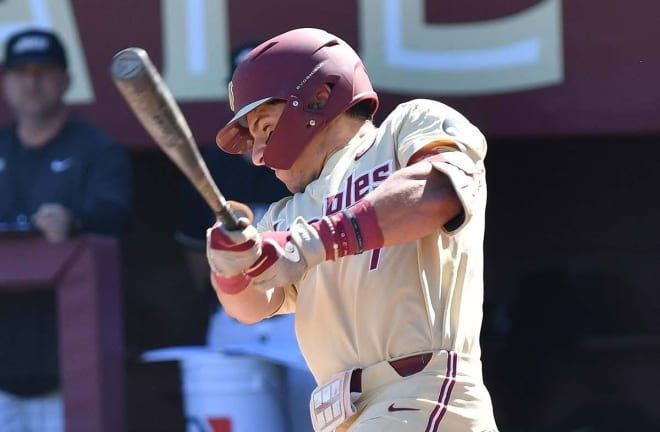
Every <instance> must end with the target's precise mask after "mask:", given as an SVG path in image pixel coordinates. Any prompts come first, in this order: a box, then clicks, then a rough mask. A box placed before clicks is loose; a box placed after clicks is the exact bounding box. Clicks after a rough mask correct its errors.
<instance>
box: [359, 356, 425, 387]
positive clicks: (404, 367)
mask: <svg viewBox="0 0 660 432" xmlns="http://www.w3.org/2000/svg"><path fill="white" fill-rule="evenodd" d="M432 357H433V353H422V354H415V355H411V356H410V357H404V358H400V359H397V360H391V361H389V362H388V363H389V364H390V366H392V369H394V370H395V371H396V373H398V374H399V376H401V377H407V376H410V375H414V374H416V373H417V372H419V371H421V370H422V369H424V368H425V367H426V365H427V364H429V361H431V358H432ZM351 392H353V393H362V369H355V370H354V371H353V373H352V374H351Z"/></svg>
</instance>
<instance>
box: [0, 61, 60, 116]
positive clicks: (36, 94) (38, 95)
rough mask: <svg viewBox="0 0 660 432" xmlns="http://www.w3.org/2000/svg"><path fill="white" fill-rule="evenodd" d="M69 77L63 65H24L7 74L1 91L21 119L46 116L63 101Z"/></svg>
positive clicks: (12, 69) (6, 72)
mask: <svg viewBox="0 0 660 432" xmlns="http://www.w3.org/2000/svg"><path fill="white" fill-rule="evenodd" d="M68 86H69V76H68V74H67V73H66V71H64V70H63V69H62V68H60V67H58V66H51V65H45V64H31V63H28V64H24V65H21V66H17V67H15V68H11V69H9V70H7V71H5V73H4V77H3V81H2V90H3V92H4V95H5V99H6V101H7V104H9V107H10V108H11V110H12V111H13V112H14V114H15V115H16V117H18V118H26V117H28V118H30V117H31V118H40V117H47V116H48V115H50V114H51V113H53V112H54V111H56V110H57V109H59V107H60V105H61V103H62V97H63V95H64V92H66V90H67V88H68Z"/></svg>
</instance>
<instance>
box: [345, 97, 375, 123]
mask: <svg viewBox="0 0 660 432" xmlns="http://www.w3.org/2000/svg"><path fill="white" fill-rule="evenodd" d="M373 110H374V107H373V101H372V100H370V99H365V100H363V101H360V102H358V103H356V104H355V105H353V106H352V107H350V108H349V109H347V110H346V114H348V116H349V117H354V118H358V119H364V120H373V117H374V116H373V114H372V113H373Z"/></svg>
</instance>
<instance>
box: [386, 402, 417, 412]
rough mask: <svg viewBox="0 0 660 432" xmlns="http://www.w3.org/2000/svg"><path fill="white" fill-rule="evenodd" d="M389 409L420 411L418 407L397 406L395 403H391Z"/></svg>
mask: <svg viewBox="0 0 660 432" xmlns="http://www.w3.org/2000/svg"><path fill="white" fill-rule="evenodd" d="M387 411H389V412H396V411H419V409H418V408H406V407H395V406H394V404H391V405H390V406H388V407H387Z"/></svg>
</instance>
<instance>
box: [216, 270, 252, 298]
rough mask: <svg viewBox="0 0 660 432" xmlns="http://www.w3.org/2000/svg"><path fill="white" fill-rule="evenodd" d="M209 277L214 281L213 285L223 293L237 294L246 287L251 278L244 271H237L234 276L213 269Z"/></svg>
mask: <svg viewBox="0 0 660 432" xmlns="http://www.w3.org/2000/svg"><path fill="white" fill-rule="evenodd" d="M211 279H213V281H214V282H215V286H217V287H218V289H220V291H222V292H223V293H225V294H238V293H239V292H241V291H243V290H244V289H245V288H247V287H248V285H250V281H251V280H252V278H251V277H250V276H248V275H246V274H245V273H239V274H236V275H234V276H223V275H221V274H220V273H216V272H214V271H211Z"/></svg>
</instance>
